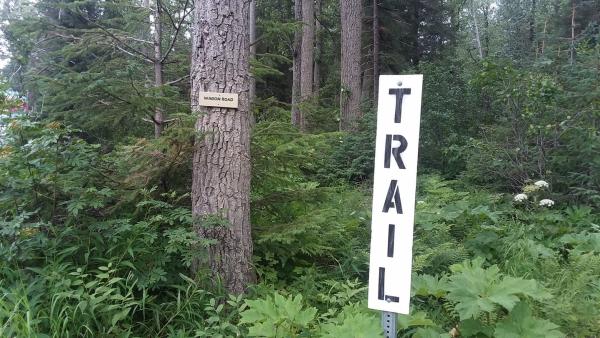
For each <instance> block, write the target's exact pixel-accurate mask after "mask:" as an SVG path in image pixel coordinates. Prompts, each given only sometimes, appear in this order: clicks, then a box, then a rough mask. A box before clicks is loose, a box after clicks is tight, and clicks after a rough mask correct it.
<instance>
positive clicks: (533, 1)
mask: <svg viewBox="0 0 600 338" xmlns="http://www.w3.org/2000/svg"><path fill="white" fill-rule="evenodd" d="M536 6H537V1H536V0H531V11H530V13H529V46H530V47H529V48H530V50H531V48H534V47H535V45H536V44H535V10H536Z"/></svg>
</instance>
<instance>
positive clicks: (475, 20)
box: [471, 7, 483, 59]
mask: <svg viewBox="0 0 600 338" xmlns="http://www.w3.org/2000/svg"><path fill="white" fill-rule="evenodd" d="M471 15H472V16H473V26H474V29H475V42H476V43H477V52H478V53H479V59H483V48H482V47H481V36H480V35H479V25H478V24H477V12H476V11H475V8H473V7H471Z"/></svg>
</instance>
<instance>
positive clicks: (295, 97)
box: [292, 0, 302, 129]
mask: <svg viewBox="0 0 600 338" xmlns="http://www.w3.org/2000/svg"><path fill="white" fill-rule="evenodd" d="M294 19H295V21H296V22H302V0H295V1H294ZM293 48H294V50H293V60H292V124H293V125H294V126H296V127H297V128H298V129H300V106H299V104H300V73H301V71H300V65H301V50H302V30H300V29H296V32H295V33H294V47H293Z"/></svg>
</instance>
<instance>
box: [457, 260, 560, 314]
mask: <svg viewBox="0 0 600 338" xmlns="http://www.w3.org/2000/svg"><path fill="white" fill-rule="evenodd" d="M482 265H483V259H482V258H477V259H475V260H473V261H470V262H469V261H467V262H464V263H463V264H457V265H453V266H452V267H451V270H452V272H454V274H453V275H452V276H451V277H450V278H449V283H448V295H447V296H446V298H447V299H448V300H450V301H451V302H453V303H455V304H456V307H455V309H456V311H457V312H458V315H459V316H460V319H461V320H465V319H469V318H478V317H479V316H480V315H481V314H482V313H487V314H488V315H489V314H491V313H495V312H496V310H497V309H498V307H499V306H501V307H502V308H504V309H506V310H508V311H511V310H512V309H513V307H514V306H515V304H516V303H517V302H518V301H519V299H520V297H519V296H526V297H531V298H533V299H536V300H543V299H547V298H549V297H550V295H549V294H548V293H547V292H546V291H544V290H543V289H542V288H540V287H539V286H538V285H537V283H536V282H535V281H534V280H525V279H522V278H514V277H510V276H502V274H500V273H499V268H498V267H497V266H495V265H494V266H491V267H489V268H487V269H484V268H483V267H482Z"/></svg>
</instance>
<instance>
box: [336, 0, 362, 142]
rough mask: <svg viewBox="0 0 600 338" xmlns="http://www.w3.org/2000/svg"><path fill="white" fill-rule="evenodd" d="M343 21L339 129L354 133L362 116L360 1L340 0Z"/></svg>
mask: <svg viewBox="0 0 600 338" xmlns="http://www.w3.org/2000/svg"><path fill="white" fill-rule="evenodd" d="M340 6H341V19H342V60H341V62H342V69H341V86H342V88H341V94H340V109H341V116H340V130H345V131H349V130H355V129H356V128H357V122H358V120H359V119H360V117H361V110H360V95H361V83H360V74H361V72H360V57H361V47H360V46H361V36H360V35H361V24H362V4H361V0H340Z"/></svg>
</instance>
